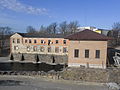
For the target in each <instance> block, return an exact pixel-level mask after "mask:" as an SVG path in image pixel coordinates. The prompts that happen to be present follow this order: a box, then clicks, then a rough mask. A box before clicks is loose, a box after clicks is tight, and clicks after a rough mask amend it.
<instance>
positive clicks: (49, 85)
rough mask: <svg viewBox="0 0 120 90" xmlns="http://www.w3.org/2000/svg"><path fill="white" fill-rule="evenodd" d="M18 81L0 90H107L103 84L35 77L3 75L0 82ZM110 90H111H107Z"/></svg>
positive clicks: (3, 86) (2, 86) (1, 87)
mask: <svg viewBox="0 0 120 90" xmlns="http://www.w3.org/2000/svg"><path fill="white" fill-rule="evenodd" d="M1 80H2V81H5V80H9V81H17V82H18V81H20V82H21V84H19V85H12V86H10V85H0V90H16V89H17V88H18V89H17V90H21V89H22V90H28V89H29V90H108V87H107V86H106V85H105V84H104V83H93V82H78V81H68V80H54V79H49V78H45V77H44V78H43V77H36V76H22V75H17V76H15V75H7V76H6V75H4V76H0V81H1ZM109 90H112V89H109Z"/></svg>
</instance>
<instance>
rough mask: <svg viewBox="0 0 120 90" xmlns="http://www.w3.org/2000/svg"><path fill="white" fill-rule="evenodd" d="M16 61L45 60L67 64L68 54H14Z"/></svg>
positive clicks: (46, 61)
mask: <svg viewBox="0 0 120 90" xmlns="http://www.w3.org/2000/svg"><path fill="white" fill-rule="evenodd" d="M13 58H14V61H26V62H36V61H38V62H45V63H55V64H67V62H68V56H67V55H48V54H25V53H24V54H13Z"/></svg>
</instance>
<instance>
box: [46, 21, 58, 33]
mask: <svg viewBox="0 0 120 90" xmlns="http://www.w3.org/2000/svg"><path fill="white" fill-rule="evenodd" d="M47 32H48V34H57V32H58V31H57V23H56V22H54V23H52V24H50V25H49V26H48V27H47Z"/></svg>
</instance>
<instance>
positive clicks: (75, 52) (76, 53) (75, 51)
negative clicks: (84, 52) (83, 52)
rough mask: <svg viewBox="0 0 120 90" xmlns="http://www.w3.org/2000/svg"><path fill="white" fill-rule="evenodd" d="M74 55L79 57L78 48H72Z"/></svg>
mask: <svg viewBox="0 0 120 90" xmlns="http://www.w3.org/2000/svg"><path fill="white" fill-rule="evenodd" d="M74 57H76V58H77V57H79V49H75V50H74Z"/></svg>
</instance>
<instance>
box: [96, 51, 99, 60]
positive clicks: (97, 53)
mask: <svg viewBox="0 0 120 90" xmlns="http://www.w3.org/2000/svg"><path fill="white" fill-rule="evenodd" d="M95 58H96V59H99V58H100V50H95Z"/></svg>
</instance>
